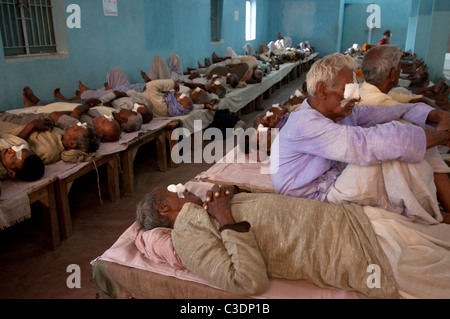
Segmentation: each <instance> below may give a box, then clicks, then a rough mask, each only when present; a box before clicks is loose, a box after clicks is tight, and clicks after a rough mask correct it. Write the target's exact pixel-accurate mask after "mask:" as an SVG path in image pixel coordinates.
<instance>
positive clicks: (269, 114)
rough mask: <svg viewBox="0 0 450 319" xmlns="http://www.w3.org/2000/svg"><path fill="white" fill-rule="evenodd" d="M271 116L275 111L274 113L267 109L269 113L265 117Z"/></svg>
mask: <svg viewBox="0 0 450 319" xmlns="http://www.w3.org/2000/svg"><path fill="white" fill-rule="evenodd" d="M271 116H273V113H272V112H269V111H267V113H266V116H265V118H268V117H271Z"/></svg>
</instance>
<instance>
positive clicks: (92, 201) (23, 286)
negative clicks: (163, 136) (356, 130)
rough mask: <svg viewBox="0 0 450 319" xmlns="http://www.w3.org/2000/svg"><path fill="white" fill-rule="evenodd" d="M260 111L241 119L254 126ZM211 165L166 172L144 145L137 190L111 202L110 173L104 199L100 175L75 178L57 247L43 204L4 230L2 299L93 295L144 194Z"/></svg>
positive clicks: (291, 87)
mask: <svg viewBox="0 0 450 319" xmlns="http://www.w3.org/2000/svg"><path fill="white" fill-rule="evenodd" d="M304 77H305V74H303V75H302V76H301V77H300V78H298V79H297V80H295V81H291V82H290V83H289V84H285V85H283V86H282V87H281V89H278V90H276V91H275V92H274V93H273V94H272V96H271V98H270V99H266V100H264V104H263V106H264V108H265V109H268V108H269V107H270V106H272V104H275V103H282V102H284V101H286V100H287V99H289V96H290V95H292V94H293V93H294V92H295V90H296V89H300V88H301V85H302V83H303V81H304ZM256 114H258V112H254V113H252V114H247V115H243V116H242V117H241V119H242V120H244V121H245V122H246V124H247V126H249V125H251V123H252V121H253V119H254V117H255V116H256ZM210 166H211V165H210V164H186V163H184V164H182V165H181V166H179V167H178V168H169V169H168V170H167V171H166V172H160V171H158V170H157V168H156V167H157V165H156V155H155V145H154V144H152V143H150V144H149V145H146V146H144V147H141V148H140V150H139V152H138V155H137V156H136V160H135V175H136V194H135V195H134V196H129V197H122V198H121V199H120V201H118V202H117V203H112V202H110V201H109V199H108V195H107V193H106V189H107V188H106V181H105V179H104V177H105V173H106V172H105V171H103V169H102V168H100V169H99V176H100V189H101V197H102V200H103V204H101V203H100V199H99V191H98V186H97V175H96V173H95V172H94V173H92V174H88V175H86V176H84V177H82V178H80V179H78V180H76V181H75V182H74V184H73V186H72V189H71V191H70V193H69V200H70V206H71V213H72V223H73V235H72V236H71V237H70V238H69V239H67V240H65V241H63V242H62V244H61V246H60V247H59V248H58V249H56V250H55V251H50V250H48V249H46V248H44V246H43V243H44V237H43V231H42V218H41V216H40V214H39V211H38V208H39V207H38V206H37V205H36V206H33V217H32V218H31V219H30V220H27V221H25V222H23V223H21V224H18V225H16V226H14V227H11V228H9V229H6V230H4V231H1V232H0V299H11V298H14V299H81V298H82V299H93V298H95V295H96V292H97V287H96V286H95V284H94V283H92V282H91V281H90V277H91V266H90V262H91V261H92V260H93V259H95V258H96V257H98V256H100V255H101V254H102V253H103V252H104V251H105V250H107V249H108V248H109V247H110V246H111V245H112V244H113V243H114V242H115V241H116V240H117V238H118V237H119V236H120V235H121V234H122V233H123V232H124V231H125V230H126V229H127V228H128V227H129V226H130V225H131V224H132V223H133V222H134V217H135V207H136V204H137V203H138V202H139V200H140V199H141V198H142V196H143V194H145V193H146V192H148V191H150V190H152V189H153V188H155V187H157V186H162V187H166V186H167V185H169V184H172V183H178V182H183V183H184V182H187V181H189V180H190V179H191V178H192V177H194V176H195V175H197V174H198V173H200V172H202V171H204V170H206V169H208V168H209V167H210ZM70 265H78V266H79V267H80V269H81V288H73V289H70V288H68V287H67V280H68V277H69V276H70V275H71V273H68V272H67V268H68V266H70Z"/></svg>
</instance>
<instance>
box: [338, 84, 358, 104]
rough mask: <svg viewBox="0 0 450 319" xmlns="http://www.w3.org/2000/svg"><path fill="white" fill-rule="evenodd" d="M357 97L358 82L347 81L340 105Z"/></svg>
mask: <svg viewBox="0 0 450 319" xmlns="http://www.w3.org/2000/svg"><path fill="white" fill-rule="evenodd" d="M358 99H359V84H358V83H349V84H347V85H346V86H345V91H344V99H343V100H342V101H341V107H344V106H345V105H347V103H348V102H350V101H351V100H358Z"/></svg>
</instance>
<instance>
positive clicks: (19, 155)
mask: <svg viewBox="0 0 450 319" xmlns="http://www.w3.org/2000/svg"><path fill="white" fill-rule="evenodd" d="M11 148H12V150H13V151H14V152H16V157H17V158H18V159H19V160H22V150H24V149H25V150H26V149H27V147H26V146H25V144H23V145H20V146H13V147H11Z"/></svg>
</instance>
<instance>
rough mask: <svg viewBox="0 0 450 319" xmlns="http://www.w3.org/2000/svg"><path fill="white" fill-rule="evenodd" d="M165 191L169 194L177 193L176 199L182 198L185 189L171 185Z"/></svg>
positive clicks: (179, 185)
mask: <svg viewBox="0 0 450 319" xmlns="http://www.w3.org/2000/svg"><path fill="white" fill-rule="evenodd" d="M167 190H168V191H169V192H171V193H177V194H178V198H184V194H183V193H184V191H185V190H186V187H184V185H183V184H181V183H180V184H178V185H175V184H172V185H169V186H167Z"/></svg>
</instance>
